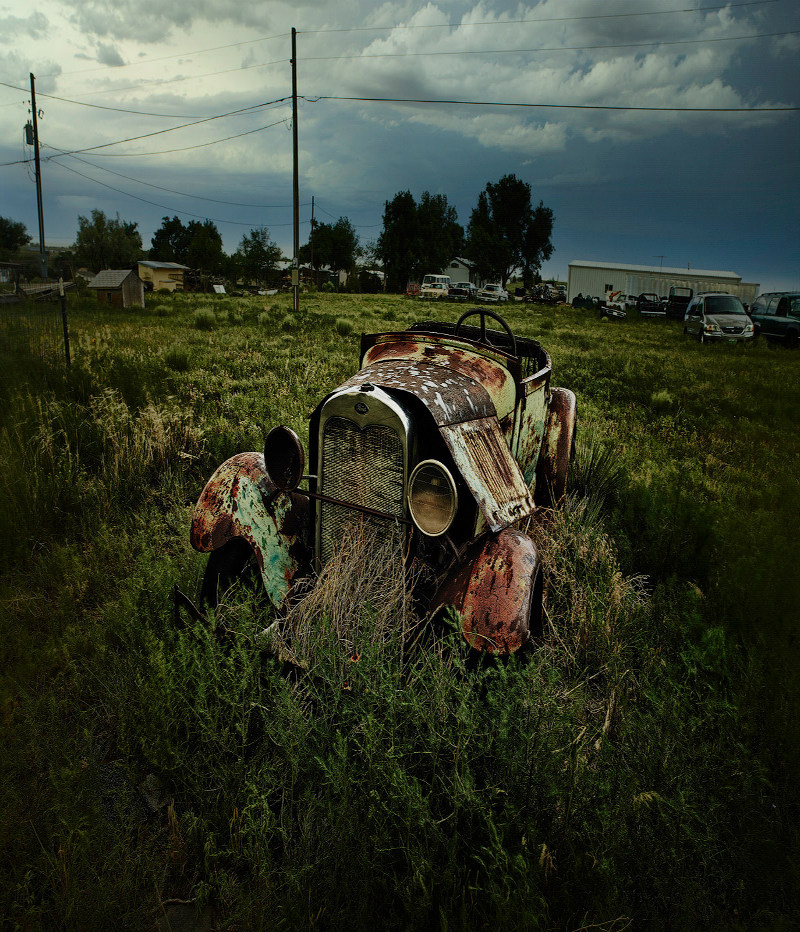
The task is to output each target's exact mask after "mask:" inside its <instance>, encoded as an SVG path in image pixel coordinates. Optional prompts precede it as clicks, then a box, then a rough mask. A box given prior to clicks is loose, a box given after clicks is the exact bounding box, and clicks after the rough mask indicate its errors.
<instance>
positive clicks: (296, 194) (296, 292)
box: [292, 26, 300, 314]
mask: <svg viewBox="0 0 800 932" xmlns="http://www.w3.org/2000/svg"><path fill="white" fill-rule="evenodd" d="M292 148H293V176H294V177H293V191H292V195H293V199H294V204H293V214H294V218H293V219H294V255H293V257H292V292H293V293H292V307H293V308H294V312H295V314H297V313H298V312H299V310H300V181H299V178H298V157H297V30H296V29H295V28H294V26H292Z"/></svg>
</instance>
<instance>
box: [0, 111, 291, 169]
mask: <svg viewBox="0 0 800 932" xmlns="http://www.w3.org/2000/svg"><path fill="white" fill-rule="evenodd" d="M285 122H286V119H285V118H284V119H283V120H276V121H275V122H274V123H267V124H266V126H257V127H256V128H255V129H248V130H246V131H245V132H244V133H235V134H234V135H233V136H224V137H223V138H222V139H212V140H211V142H198V143H196V144H195V145H193V146H181V147H180V148H177V149H159V150H158V151H156V152H97V153H95V154H96V155H97V156H101V155H102V156H104V157H106V158H118V159H123V158H125V159H128V158H140V157H141V156H147V155H168V154H169V153H170V152H189V151H190V150H191V149H205V148H206V147H207V146H216V145H219V143H221V142H228V141H229V140H231V139H241V138H242V136H252V135H253V133H260V132H262V130H265V129H271V128H272V127H273V126H280V125H281V124H284V123H285ZM44 148H46V149H53V148H55V147H54V146H48V145H45V146H44ZM89 151H91V150H89V149H73V150H72V151H71V152H59V153H57V154H56V155H48V156H47V161H50V160H51V159H59V158H61V156H62V155H75V154H77V153H79V152H89ZM4 164H6V165H16V164H17V163H16V162H6V163H4Z"/></svg>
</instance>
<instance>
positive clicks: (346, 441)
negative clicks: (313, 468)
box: [320, 417, 405, 564]
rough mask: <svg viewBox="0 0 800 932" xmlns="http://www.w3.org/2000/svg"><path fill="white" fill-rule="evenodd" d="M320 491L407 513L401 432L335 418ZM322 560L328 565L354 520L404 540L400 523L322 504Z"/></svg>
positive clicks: (326, 435) (327, 434) (325, 445)
mask: <svg viewBox="0 0 800 932" xmlns="http://www.w3.org/2000/svg"><path fill="white" fill-rule="evenodd" d="M322 484H323V487H322V489H321V492H322V494H323V495H328V496H330V497H331V498H337V499H339V500H340V501H344V502H351V503H352V504H355V505H363V506H364V507H366V508H373V509H375V510H376V511H383V512H385V513H387V514H389V515H392V516H393V517H396V518H403V517H404V512H405V477H404V467H403V445H402V443H401V441H400V438H399V437H398V435H397V433H396V432H395V431H394V430H393V429H392V428H391V427H387V426H385V425H379V424H373V425H371V426H368V427H365V428H364V429H363V430H360V429H359V427H358V426H357V425H356V424H354V423H353V421H350V420H348V419H347V418H343V417H332V418H330V419H329V420H328V421H327V423H326V424H325V428H324V431H323V436H322ZM320 506H321V521H320V560H321V562H322V563H323V564H324V563H326V562H327V561H328V560H329V559H330V557H331V555H332V553H333V550H334V547H335V545H336V542H337V541H338V540H340V539H341V538H342V537H343V536H344V535H345V534H347V533H348V526H349V525H352V523H353V521H354V520H356V521H359V522H361V521H366V523H367V524H368V525H370V526H374V527H376V528H379V529H380V533H381V535H382V537H383V536H384V535H385V534H386V533H387V531H388V532H389V534H390V535H391V536H392V537H393V536H395V535H396V537H397V541H398V544H399V543H400V542H401V541H402V531H401V528H402V525H400V524H399V523H398V522H396V521H392V520H391V519H389V518H375V517H372V516H370V517H367V516H364V515H363V513H360V512H358V511H354V510H352V509H350V508H347V507H345V506H344V505H336V504H333V503H332V502H325V501H323V502H320Z"/></svg>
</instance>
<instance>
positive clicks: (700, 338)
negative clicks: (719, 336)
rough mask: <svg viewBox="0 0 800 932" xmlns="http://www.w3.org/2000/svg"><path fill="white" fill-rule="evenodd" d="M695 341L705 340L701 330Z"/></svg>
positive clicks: (702, 341)
mask: <svg viewBox="0 0 800 932" xmlns="http://www.w3.org/2000/svg"><path fill="white" fill-rule="evenodd" d="M697 342H698V343H705V342H706V335H705V334H704V333H703V331H702V330H701V331H700V333H698V334H697Z"/></svg>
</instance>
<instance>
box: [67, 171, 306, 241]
mask: <svg viewBox="0 0 800 932" xmlns="http://www.w3.org/2000/svg"><path fill="white" fill-rule="evenodd" d="M56 164H57V165H58V166H59V167H60V168H64V169H66V171H68V172H72V174H73V175H80V177H81V178H85V179H86V180H87V181H91V182H93V183H94V184H99V185H100V186H101V187H103V188H108V189H109V190H110V191H116V192H117V193H118V194H124V195H125V196H126V197H132V198H133V199H134V200H137V201H142V202H143V203H144V204H150V205H151V206H152V207H158V208H159V209H160V210H166V211H167V212H168V213H175V214H183V215H184V216H185V217H195V218H197V219H200V220H211V221H212V222H213V223H229V224H233V225H234V226H241V227H250V228H253V223H252V222H244V221H242V220H219V219H217V218H215V217H206V216H205V215H203V214H194V213H191V212H190V211H188V210H178V209H177V208H175V207H167V206H166V205H165V204H157V203H156V202H155V201H150V200H148V199H147V198H145V197H139V195H138V194H131V193H130V191H123V190H122V188H115V187H114V185H110V184H106V183H105V182H104V181H98V180H97V178H92V177H91V176H90V175H85V174H84V173H83V172H79V171H78V170H77V169H76V168H71V167H70V166H69V165H65V164H64V163H63V162H57V163H56ZM261 225H262V226H263V224H261ZM270 225H271V226H273V227H290V226H291V225H292V224H291V223H273V224H270Z"/></svg>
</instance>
